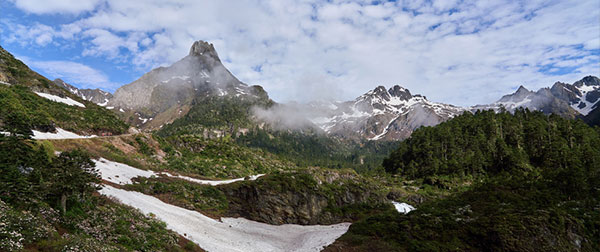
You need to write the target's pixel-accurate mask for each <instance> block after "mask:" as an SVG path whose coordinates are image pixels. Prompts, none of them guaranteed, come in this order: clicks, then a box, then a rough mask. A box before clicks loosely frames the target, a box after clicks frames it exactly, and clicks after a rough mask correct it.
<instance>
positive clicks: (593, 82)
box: [573, 75, 600, 87]
mask: <svg viewBox="0 0 600 252" xmlns="http://www.w3.org/2000/svg"><path fill="white" fill-rule="evenodd" d="M573 86H576V87H582V86H600V79H599V78H598V77H596V76H591V75H588V76H585V77H583V79H581V80H578V81H576V82H575V83H573Z"/></svg>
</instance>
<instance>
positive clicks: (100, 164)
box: [94, 158, 156, 185]
mask: <svg viewBox="0 0 600 252" xmlns="http://www.w3.org/2000/svg"><path fill="white" fill-rule="evenodd" d="M94 163H96V168H97V169H98V171H99V172H100V176H102V179H104V180H106V181H110V182H111V183H115V184H120V185H124V184H131V183H132V181H131V179H132V178H135V177H145V178H149V177H152V176H156V173H154V172H153V171H145V170H141V169H138V168H134V167H131V166H129V165H126V164H121V163H117V162H113V161H110V160H107V159H104V158H100V159H98V160H94Z"/></svg>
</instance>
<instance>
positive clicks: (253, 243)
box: [100, 186, 350, 252]
mask: <svg viewBox="0 0 600 252" xmlns="http://www.w3.org/2000/svg"><path fill="white" fill-rule="evenodd" d="M100 193H101V194H103V195H106V196H109V197H112V198H114V199H117V200H119V201H120V202H121V203H123V204H126V205H129V206H132V207H135V208H138V209H140V211H142V212H143V213H145V214H153V215H154V216H156V218H158V219H160V220H162V221H164V222H165V223H167V228H169V229H171V230H173V231H175V232H177V233H179V234H181V235H184V236H185V237H186V238H187V239H189V240H191V241H193V242H195V243H196V244H198V245H199V246H200V247H201V248H202V249H205V250H207V251H219V252H220V251H239V252H252V251H257V252H267V251H307V252H308V251H315V252H316V251H321V249H323V248H324V247H325V246H327V245H329V244H331V243H333V242H334V241H335V240H336V239H337V238H338V237H340V236H341V235H343V234H344V233H346V231H348V227H349V226H350V223H341V224H336V225H329V226H321V225H314V226H301V225H291V224H286V225H280V226H276V225H269V224H264V223H259V222H256V221H250V220H246V219H243V218H222V219H221V221H217V220H214V219H211V218H209V217H207V216H204V215H202V214H201V213H199V212H196V211H191V210H187V209H184V208H181V207H177V206H173V205H170V204H167V203H164V202H162V201H161V200H159V199H157V198H155V197H152V196H148V195H145V194H143V193H139V192H131V191H125V190H121V189H117V188H114V187H112V186H105V187H104V188H103V189H102V190H100Z"/></svg>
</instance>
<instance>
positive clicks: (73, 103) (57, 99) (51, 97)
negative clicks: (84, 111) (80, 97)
mask: <svg viewBox="0 0 600 252" xmlns="http://www.w3.org/2000/svg"><path fill="white" fill-rule="evenodd" d="M35 93H36V94H37V95H39V96H41V97H44V98H46V99H48V100H51V101H55V102H61V103H64V104H67V105H71V106H78V107H82V108H85V105H83V104H82V103H80V102H78V101H75V100H73V99H71V98H69V97H66V98H63V97H60V96H57V95H52V94H46V93H40V92H35Z"/></svg>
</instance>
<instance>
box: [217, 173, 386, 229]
mask: <svg viewBox="0 0 600 252" xmlns="http://www.w3.org/2000/svg"><path fill="white" fill-rule="evenodd" d="M306 176H310V175H305V174H293V175H289V174H287V175H283V174H278V175H267V176H265V177H262V178H260V179H258V180H256V181H251V182H249V181H248V182H245V183H237V184H231V185H227V186H225V187H222V188H221V190H223V191H225V193H226V194H227V195H228V196H230V197H228V198H229V199H230V203H229V209H230V210H229V211H230V213H229V214H231V215H234V216H235V215H239V216H242V217H245V218H248V219H252V220H256V221H260V222H265V223H269V224H276V225H280V224H302V225H315V224H322V225H328V224H334V223H340V222H343V221H350V220H352V219H353V218H354V217H356V216H353V215H352V214H351V213H342V211H337V210H336V209H342V208H344V207H350V208H352V207H357V206H358V205H360V204H362V203H368V204H369V205H370V206H376V205H377V204H380V203H384V202H386V199H385V194H383V193H380V192H378V191H376V190H375V189H374V188H373V187H372V186H371V185H368V184H366V183H364V184H361V182H360V181H353V180H355V179H357V177H354V176H352V175H348V174H341V175H340V174H337V173H335V172H332V173H329V174H327V175H325V179H324V180H323V181H316V180H312V179H311V178H307V177H306ZM331 185H335V186H331ZM332 188H341V189H339V190H335V189H332Z"/></svg>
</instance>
